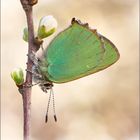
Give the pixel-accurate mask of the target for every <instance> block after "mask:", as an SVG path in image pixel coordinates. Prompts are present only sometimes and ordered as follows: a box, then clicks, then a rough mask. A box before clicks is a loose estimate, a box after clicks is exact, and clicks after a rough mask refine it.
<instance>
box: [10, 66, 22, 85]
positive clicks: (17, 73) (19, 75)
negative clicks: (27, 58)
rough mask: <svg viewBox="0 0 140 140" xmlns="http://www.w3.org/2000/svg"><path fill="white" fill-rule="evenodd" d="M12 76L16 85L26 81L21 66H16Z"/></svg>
mask: <svg viewBox="0 0 140 140" xmlns="http://www.w3.org/2000/svg"><path fill="white" fill-rule="evenodd" d="M11 77H12V79H13V80H14V81H15V83H16V85H22V84H23V83H24V73H23V70H22V69H21V68H16V69H14V70H13V71H12V72H11Z"/></svg>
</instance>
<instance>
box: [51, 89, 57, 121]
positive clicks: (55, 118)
mask: <svg viewBox="0 0 140 140" xmlns="http://www.w3.org/2000/svg"><path fill="white" fill-rule="evenodd" d="M51 91H52V98H53V114H54V115H53V117H54V120H55V122H57V117H56V113H55V99H54V92H53V89H52V88H51Z"/></svg>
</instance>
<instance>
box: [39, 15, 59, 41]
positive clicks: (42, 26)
mask: <svg viewBox="0 0 140 140" xmlns="http://www.w3.org/2000/svg"><path fill="white" fill-rule="evenodd" d="M56 28H57V21H56V19H55V18H54V17H53V16H45V17H43V18H41V20H40V23H39V27H38V35H37V36H38V37H39V38H40V39H43V38H46V37H48V36H50V35H51V34H53V33H54V32H55V31H56Z"/></svg>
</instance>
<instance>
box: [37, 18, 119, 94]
mask: <svg viewBox="0 0 140 140" xmlns="http://www.w3.org/2000/svg"><path fill="white" fill-rule="evenodd" d="M119 56H120V55H119V52H118V50H117V48H116V47H115V45H114V44H113V43H112V42H111V41H110V40H108V39H107V38H106V37H104V36H102V35H101V34H99V33H97V30H95V29H90V28H89V26H88V24H87V23H86V24H82V23H81V22H80V21H79V20H75V18H73V19H72V22H71V25H70V26H69V27H68V28H67V29H65V30H64V31H62V32H60V33H59V34H58V35H57V36H56V37H55V38H54V39H53V40H52V41H51V43H50V44H49V46H48V47H47V49H46V50H45V52H44V54H43V57H42V58H41V59H40V61H39V64H38V65H37V67H35V69H36V73H38V74H39V76H40V77H38V76H37V79H39V80H40V86H41V87H42V89H43V90H44V91H47V89H49V87H50V86H52V83H65V82H69V81H73V80H76V79H79V78H81V77H84V76H87V75H90V74H93V73H96V72H98V71H101V70H103V69H105V68H107V67H109V66H110V65H112V64H113V63H115V62H116V61H117V60H118V59H119ZM35 79H36V78H35Z"/></svg>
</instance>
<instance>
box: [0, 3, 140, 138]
mask: <svg viewBox="0 0 140 140" xmlns="http://www.w3.org/2000/svg"><path fill="white" fill-rule="evenodd" d="M1 8H2V10H1V47H2V48H1V72H2V73H1V139H2V140H22V134H23V130H22V127H23V116H22V113H23V112H22V111H23V110H22V98H21V95H20V94H19V93H18V90H17V87H16V86H15V84H14V82H13V81H12V79H11V77H10V72H11V71H12V70H13V69H14V68H15V67H22V68H23V69H25V68H26V64H25V63H26V60H27V57H26V54H27V43H26V42H24V41H23V40H22V30H23V28H24V27H25V26H26V19H25V14H24V11H23V9H22V7H21V4H20V0H14V1H4V0H3V1H1ZM138 9H139V1H138V0H76V1H75V0H70V1H68V0H40V1H39V2H38V4H37V5H36V6H35V7H34V22H35V23H34V24H35V28H37V26H38V22H39V19H40V18H41V17H42V16H44V15H53V16H54V17H55V18H56V19H57V21H58V30H57V32H56V33H55V35H56V34H57V33H58V32H59V31H61V30H63V29H64V28H65V27H67V26H68V25H69V24H70V22H71V19H72V17H76V18H78V19H80V20H81V21H83V22H88V23H89V25H91V27H93V28H96V29H97V30H98V32H99V33H101V34H103V35H104V36H106V37H108V38H109V39H110V40H111V41H112V42H113V43H114V44H115V45H116V46H117V48H118V50H119V52H120V55H121V57H120V59H119V61H118V62H117V63H115V64H114V65H112V66H111V67H109V68H108V69H106V70H104V71H101V72H98V73H96V74H93V75H90V76H87V77H84V78H81V79H79V80H75V81H72V82H69V83H65V84H55V86H54V92H55V99H56V111H57V117H58V122H57V123H55V122H54V120H53V117H52V114H53V112H52V109H51V107H50V116H49V121H48V123H47V124H45V123H44V117H45V113H46V106H47V101H48V95H46V94H45V93H43V92H42V91H41V89H40V88H39V87H38V86H35V87H33V91H32V126H31V140H138V137H139V133H138V127H139V125H138V123H139V122H138V105H139V100H138V97H139V95H138V89H139V79H138V68H139V60H138V57H139V47H138V46H139V32H138V30H139V26H138V25H139V23H138V19H139V14H138ZM55 35H52V36H51V37H49V38H48V39H47V40H46V41H45V46H44V47H46V46H47V44H48V43H49V42H50V40H51V39H52V38H53V37H54V36H55Z"/></svg>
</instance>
